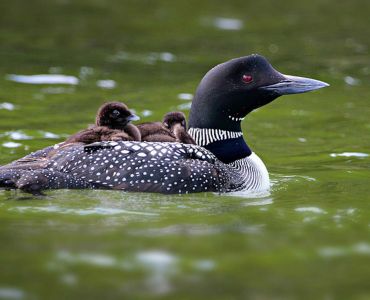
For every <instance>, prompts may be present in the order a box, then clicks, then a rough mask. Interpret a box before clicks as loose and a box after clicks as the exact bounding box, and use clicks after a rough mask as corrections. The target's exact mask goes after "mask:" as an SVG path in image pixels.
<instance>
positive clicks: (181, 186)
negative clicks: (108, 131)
mask: <svg viewBox="0 0 370 300" xmlns="http://www.w3.org/2000/svg"><path fill="white" fill-rule="evenodd" d="M325 86H327V84H326V83H323V82H321V81H317V80H313V79H308V78H302V77H294V76H288V75H283V74H281V73H279V72H278V71H276V70H275V69H273V68H272V66H271V65H270V64H269V63H268V61H267V60H266V59H265V58H263V57H261V56H259V55H251V56H246V57H241V58H237V59H233V60H230V61H228V62H226V63H223V64H220V65H218V66H216V67H214V68H213V69H212V70H210V71H209V72H208V73H207V74H206V75H205V77H204V78H203V79H202V81H201V83H200V85H199V87H198V89H197V92H196V94H195V97H194V100H193V102H192V107H191V111H190V118H189V128H190V129H189V134H190V135H191V136H192V138H193V139H194V140H195V142H196V143H197V145H188V144H182V143H166V142H159V143H158V142H127V141H126V142H125V141H118V142H98V143H93V144H90V145H81V144H76V145H72V146H70V147H67V148H62V149H60V150H59V151H57V152H56V153H55V154H54V155H52V157H50V158H49V159H48V160H47V161H46V162H45V165H44V166H43V168H40V169H34V168H32V167H31V168H29V167H27V168H24V169H22V167H21V166H19V164H18V165H17V167H18V168H13V167H12V164H9V165H7V166H4V167H1V168H0V185H2V186H5V187H6V186H11V185H12V184H13V183H14V186H15V187H17V188H20V189H23V190H25V191H31V192H32V191H37V190H43V189H53V188H104V189H119V190H125V191H140V192H161V193H191V192H205V191H213V192H232V191H239V190H250V191H261V190H266V189H268V188H269V179H268V172H267V169H266V167H265V165H264V164H263V162H262V161H261V160H260V159H259V158H258V156H257V155H256V154H254V153H253V152H252V151H251V150H250V148H249V147H248V145H247V144H246V142H245V140H244V138H243V134H242V131H241V125H240V123H241V121H242V120H243V118H244V117H245V116H246V115H247V114H248V113H249V112H251V111H252V110H254V109H256V108H258V107H261V106H263V105H265V104H267V103H269V102H271V101H273V100H274V99H276V98H277V97H279V96H281V95H284V94H294V93H303V92H307V91H311V90H315V89H319V88H322V87H325ZM13 164H14V163H13ZM35 178H36V180H35ZM9 182H10V183H11V184H9Z"/></svg>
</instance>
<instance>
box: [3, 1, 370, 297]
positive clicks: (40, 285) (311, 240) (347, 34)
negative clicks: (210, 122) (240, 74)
mask: <svg viewBox="0 0 370 300" xmlns="http://www.w3.org/2000/svg"><path fill="white" fill-rule="evenodd" d="M0 11H1V12H2V16H1V18H0V59H1V64H0V107H1V109H0V134H1V136H0V164H5V163H7V162H9V161H11V160H14V159H16V158H19V157H22V156H24V155H26V154H28V153H29V152H30V151H34V150H37V149H40V148H43V147H45V146H48V145H51V144H54V143H56V142H60V141H62V140H63V139H64V138H65V136H66V135H68V134H71V133H74V132H76V131H77V130H80V129H82V128H84V127H85V126H86V125H87V124H88V123H91V122H92V121H93V118H94V115H95V111H96V109H97V108H98V106H99V105H100V104H101V103H102V102H103V101H104V100H107V99H109V100H110V99H113V100H122V101H124V102H126V103H127V104H128V105H129V107H132V108H134V109H135V110H136V112H137V113H138V114H139V115H141V116H142V120H143V121H149V120H159V119H160V118H161V117H162V115H163V113H164V112H167V111H170V110H177V109H181V110H183V111H185V112H188V110H187V107H188V103H189V101H186V100H181V99H179V96H178V95H179V94H181V93H191V94H192V93H194V90H195V88H196V86H197V83H198V82H199V80H200V79H201V77H202V76H203V75H204V73H205V72H206V71H207V70H208V69H210V68H211V67H212V66H214V65H215V64H217V63H220V62H223V61H225V60H227V59H230V58H233V57H238V56H243V55H247V54H250V53H259V54H262V55H264V56H266V57H268V58H269V60H270V61H271V63H272V64H273V65H274V66H275V67H276V68H277V69H278V70H280V71H281V72H283V73H287V74H293V75H301V76H308V77H312V78H316V79H320V80H323V81H326V82H329V83H330V84H331V87H330V88H326V89H323V90H320V91H317V92H314V93H308V94H303V95H294V96H286V97H282V98H280V99H278V100H276V101H275V102H273V103H272V104H270V105H268V106H266V107H263V108H261V109H259V110H258V111H256V112H254V113H252V114H251V115H249V116H248V118H247V119H246V120H245V121H244V123H243V130H244V134H245V137H246V139H247V141H248V143H249V145H250V146H251V147H252V149H253V150H254V151H255V152H256V153H257V154H258V155H259V156H260V157H261V158H262V159H263V161H264V162H265V164H266V166H267V168H268V169H269V171H270V174H271V179H272V181H273V187H272V190H271V194H270V195H264V196H261V197H255V198H253V197H250V198H246V197H243V196H241V195H239V196H233V197H232V196H219V195H214V194H197V195H187V196H163V195H156V194H127V193H123V192H112V191H90V190H89V191H67V190H60V191H52V192H48V193H47V196H46V197H43V198H37V197H30V196H28V195H26V194H22V193H20V192H14V191H0V244H1V246H0V299H149V298H154V299H159V298H164V299H258V300H260V299H361V300H362V299H370V284H369V282H370V281H369V278H370V196H369V191H370V185H369V184H370V157H369V156H366V154H370V139H369V133H370V121H369V116H370V107H369V98H370V89H369V87H370V85H369V75H370V55H369V49H370V29H369V21H368V20H369V14H370V2H369V1H365V0H363V1H361V0H357V1H354V0H353V1H334V0H327V1H319V0H312V1H306V2H303V1H301V2H298V1H293V0H292V1H289V0H287V1H267V0H261V1H246V0H243V1H210V0H209V1H193V0H188V1H149V0H148V1H133V0H132V1H118V0H116V1H103V0H90V1H87V0H74V1H71V0H50V1H42V0H35V1H21V0H14V1H2V2H0ZM219 18H229V19H231V20H224V19H219ZM225 26H226V27H229V28H230V27H231V29H233V30H231V29H229V30H227V29H225V28H224V27H225ZM219 27H221V28H219ZM222 27H223V28H222ZM49 73H58V74H65V75H72V76H76V77H78V78H79V80H80V83H79V84H78V85H48V84H45V85H35V84H25V83H17V82H13V81H10V80H8V79H7V77H6V76H7V75H8V74H18V75H21V74H24V75H34V74H49ZM98 80H114V82H115V83H116V86H115V87H114V88H105V89H104V88H101V87H99V86H97V81H98ZM111 83H112V82H111ZM4 103H8V104H4ZM9 103H10V104H9ZM46 132H49V134H47V133H46ZM50 133H52V135H51V134H50ZM346 152H349V154H348V155H347V156H338V154H343V153H346ZM356 153H357V154H356Z"/></svg>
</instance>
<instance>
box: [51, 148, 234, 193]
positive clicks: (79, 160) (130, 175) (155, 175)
mask: <svg viewBox="0 0 370 300" xmlns="http://www.w3.org/2000/svg"><path fill="white" fill-rule="evenodd" d="M47 168H52V169H53V170H55V171H58V172H61V173H68V174H71V175H72V176H75V177H76V178H79V179H82V180H84V181H86V182H89V183H91V184H92V185H94V187H100V188H107V189H120V190H126V191H137V192H160V193H186V192H202V191H223V190H224V187H225V186H226V185H227V182H228V178H227V175H226V174H227V172H225V167H224V165H223V164H222V163H221V162H218V160H217V158H216V157H215V156H214V155H213V154H212V153H211V152H209V151H208V150H206V149H205V148H203V147H199V146H196V145H186V144H181V143H163V142H160V143H159V142H158V143H155V142H152V143H151V142H98V143H93V144H90V145H86V146H84V147H75V148H74V149H70V150H68V149H66V151H63V150H62V151H61V152H60V153H58V155H56V156H55V157H53V159H52V160H51V161H50V162H49V166H48V167H47Z"/></svg>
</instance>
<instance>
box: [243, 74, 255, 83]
mask: <svg viewBox="0 0 370 300" xmlns="http://www.w3.org/2000/svg"><path fill="white" fill-rule="evenodd" d="M252 80H253V77H252V76H251V75H243V81H244V82H245V83H250V82H251V81H252Z"/></svg>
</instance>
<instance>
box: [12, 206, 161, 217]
mask: <svg viewBox="0 0 370 300" xmlns="http://www.w3.org/2000/svg"><path fill="white" fill-rule="evenodd" d="M9 210H10V211H16V212H20V213H24V212H36V213H37V212H42V213H44V212H47V213H60V214H68V215H79V216H87V215H102V216H104V215H120V214H129V215H143V216H157V215H158V214H157V213H149V212H140V211H130V210H126V209H122V208H108V207H93V208H86V209H78V208H65V207H60V206H56V205H51V206H46V207H34V206H20V207H11V208H9Z"/></svg>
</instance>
